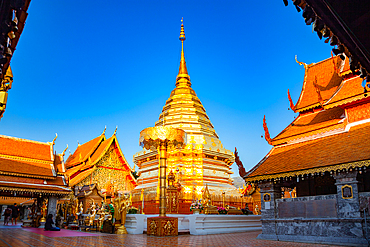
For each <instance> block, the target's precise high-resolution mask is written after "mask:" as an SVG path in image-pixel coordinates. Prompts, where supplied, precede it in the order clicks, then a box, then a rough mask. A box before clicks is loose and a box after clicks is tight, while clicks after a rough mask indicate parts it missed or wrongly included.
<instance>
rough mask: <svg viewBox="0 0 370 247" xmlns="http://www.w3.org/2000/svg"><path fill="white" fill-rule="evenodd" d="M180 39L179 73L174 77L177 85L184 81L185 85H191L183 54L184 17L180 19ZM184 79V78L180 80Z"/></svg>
mask: <svg viewBox="0 0 370 247" xmlns="http://www.w3.org/2000/svg"><path fill="white" fill-rule="evenodd" d="M179 39H180V40H181V46H182V49H181V61H180V68H179V74H178V75H177V78H176V86H178V85H179V84H180V83H181V82H185V83H186V84H185V86H191V83H190V76H189V74H188V70H187V69H186V62H185V55H184V41H185V39H186V38H185V30H184V18H182V19H181V31H180V37H179ZM182 79H185V80H182Z"/></svg>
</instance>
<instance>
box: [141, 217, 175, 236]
mask: <svg viewBox="0 0 370 247" xmlns="http://www.w3.org/2000/svg"><path fill="white" fill-rule="evenodd" d="M147 234H148V235H154V236H159V237H162V236H177V235H179V233H178V219H177V218H174V217H166V216H164V217H163V216H162V217H161V216H159V217H150V218H148V219H147Z"/></svg>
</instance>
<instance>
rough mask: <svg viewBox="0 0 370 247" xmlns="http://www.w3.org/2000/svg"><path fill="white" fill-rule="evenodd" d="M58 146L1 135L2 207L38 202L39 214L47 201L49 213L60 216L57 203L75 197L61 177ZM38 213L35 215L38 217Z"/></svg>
mask: <svg viewBox="0 0 370 247" xmlns="http://www.w3.org/2000/svg"><path fill="white" fill-rule="evenodd" d="M54 142H55V139H54V140H53V141H52V142H46V143H45V142H38V141H32V140H26V139H20V138H15V137H10V136H4V135H0V198H1V199H0V205H4V204H5V205H9V202H10V201H11V202H12V203H14V202H17V203H18V204H20V203H22V202H25V201H33V200H36V202H37V203H36V205H35V206H36V208H35V210H36V212H37V211H38V212H40V210H41V206H42V203H43V202H44V201H47V205H48V213H53V214H54V215H55V213H56V203H57V199H58V198H61V197H65V196H67V195H68V194H70V193H71V190H70V189H69V188H68V186H67V182H66V181H65V179H64V176H63V175H59V174H58V171H57V169H58V167H60V166H62V165H63V164H62V163H61V162H60V161H61V159H60V158H62V157H63V156H64V152H63V153H62V154H56V153H54ZM36 212H34V213H36Z"/></svg>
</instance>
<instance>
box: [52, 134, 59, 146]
mask: <svg viewBox="0 0 370 247" xmlns="http://www.w3.org/2000/svg"><path fill="white" fill-rule="evenodd" d="M57 137H58V134H57V133H55V138H54V139H53V145H55V140H56V139H57Z"/></svg>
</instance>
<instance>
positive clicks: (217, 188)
mask: <svg viewBox="0 0 370 247" xmlns="http://www.w3.org/2000/svg"><path fill="white" fill-rule="evenodd" d="M180 40H181V43H182V51H181V61H180V67H179V73H178V75H177V77H176V87H175V89H174V90H173V91H172V92H171V95H170V97H169V99H168V100H167V101H166V104H165V106H164V107H163V110H162V113H161V114H160V116H159V120H158V121H157V122H156V123H155V126H168V127H173V128H178V129H182V130H184V131H185V132H186V145H185V146H184V147H183V148H171V149H169V150H168V152H167V176H168V174H171V175H170V177H174V178H175V180H176V182H174V183H173V184H174V186H175V187H176V188H177V190H178V194H176V193H173V192H171V193H170V195H169V196H171V198H172V197H173V196H175V197H176V199H175V200H169V201H171V203H172V204H171V206H170V207H168V208H167V213H190V211H189V206H190V203H191V202H192V201H194V200H197V199H202V194H203V190H204V189H205V187H206V185H207V186H208V188H209V191H210V193H211V196H212V197H214V198H213V201H214V202H215V204H216V205H218V206H221V205H225V204H229V205H233V206H240V200H241V199H240V193H239V192H238V190H237V189H236V188H235V187H234V186H233V185H232V179H231V177H230V175H231V174H232V173H233V172H232V171H231V168H230V166H231V165H232V164H233V163H234V159H235V158H234V155H233V152H231V151H230V150H228V149H226V148H225V147H224V146H223V145H222V143H221V141H220V139H219V137H218V135H217V133H216V131H215V129H214V127H213V125H212V123H211V121H210V119H209V117H208V116H207V113H206V111H205V109H204V107H203V105H202V103H201V102H200V100H199V98H198V97H197V95H196V93H195V91H194V90H193V89H192V88H191V82H190V76H189V74H188V71H187V67H186V62H185V55H184V41H185V32H184V25H183V24H182V25H181V33H180ZM133 159H134V163H135V164H136V165H137V166H138V167H139V170H138V175H139V178H138V181H137V184H138V186H137V187H136V188H135V190H134V192H133V204H134V205H136V207H142V206H144V203H142V200H141V198H143V199H144V201H145V206H144V212H145V213H156V212H157V210H158V199H159V197H158V195H159V187H158V181H159V176H158V160H159V155H158V151H157V150H148V149H145V148H144V149H143V150H142V151H140V152H138V153H136V154H135V155H134V158H133ZM171 191H174V187H173V186H172V187H171ZM175 194H176V195H175ZM173 203H176V204H177V205H173ZM142 204H143V205H142Z"/></svg>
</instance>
